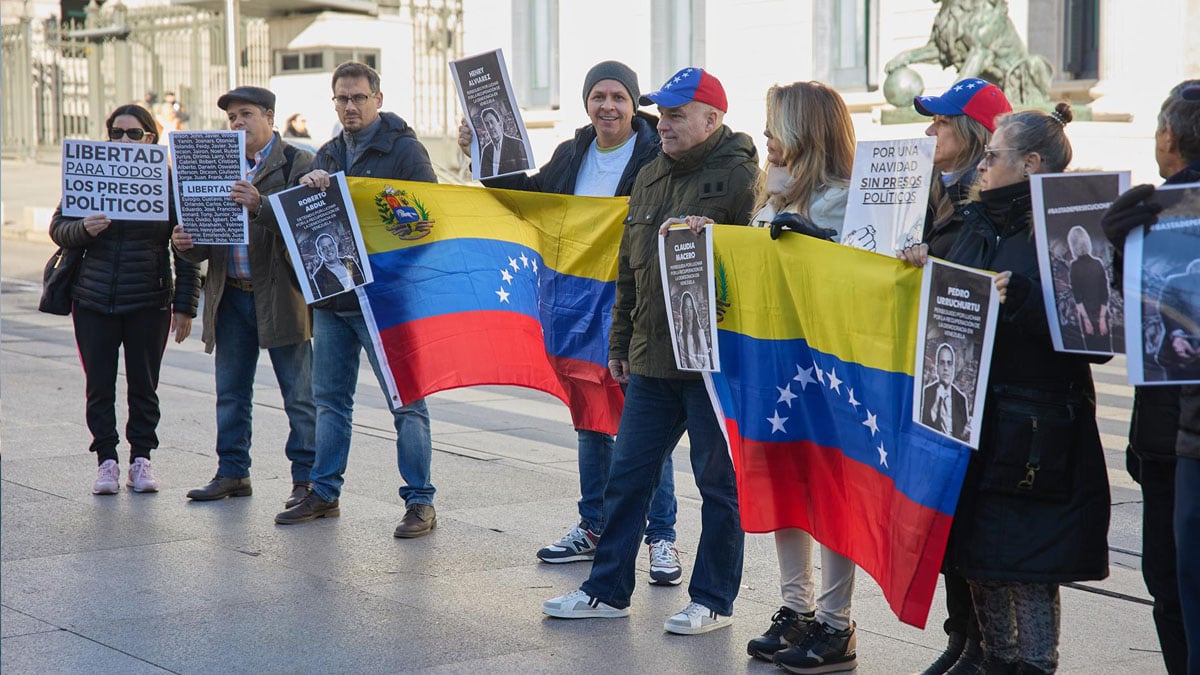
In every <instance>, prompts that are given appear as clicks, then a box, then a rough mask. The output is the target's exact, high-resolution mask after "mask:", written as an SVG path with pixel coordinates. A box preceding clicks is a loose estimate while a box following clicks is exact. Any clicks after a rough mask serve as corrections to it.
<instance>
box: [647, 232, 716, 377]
mask: <svg viewBox="0 0 1200 675" xmlns="http://www.w3.org/2000/svg"><path fill="white" fill-rule="evenodd" d="M712 232H713V226H712V225H709V226H708V227H705V228H704V230H703V231H702V232H701V233H700V234H692V231H691V230H690V229H688V228H687V227H686V226H683V227H674V228H671V229H670V230H667V234H666V236H662V237H659V238H658V261H659V270H660V271H661V272H662V285H663V295H664V296H665V297H664V299H665V300H666V303H667V323H668V325H669V327H670V330H671V346H672V347H673V348H674V350H675V367H676V368H679V369H680V370H691V371H708V372H715V371H718V370H720V367H719V364H720V362H721V360H720V356H719V354H718V353H717V305H716V302H715V299H716V281H715V277H714V276H713V255H712V251H713V248H712Z"/></svg>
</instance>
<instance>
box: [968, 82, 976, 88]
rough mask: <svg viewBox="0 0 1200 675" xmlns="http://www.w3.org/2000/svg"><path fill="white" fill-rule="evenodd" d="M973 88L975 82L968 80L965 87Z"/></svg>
mask: <svg viewBox="0 0 1200 675" xmlns="http://www.w3.org/2000/svg"><path fill="white" fill-rule="evenodd" d="M974 88H975V83H974V82H970V83H968V84H967V89H974Z"/></svg>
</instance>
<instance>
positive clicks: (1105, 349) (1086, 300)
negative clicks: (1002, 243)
mask: <svg viewBox="0 0 1200 675" xmlns="http://www.w3.org/2000/svg"><path fill="white" fill-rule="evenodd" d="M1128 188H1129V172H1128V171H1114V172H1078V173H1074V172H1073V173H1060V174H1034V175H1032V176H1030V190H1031V192H1032V196H1033V230H1034V236H1035V239H1036V242H1037V252H1038V269H1039V270H1040V272H1041V277H1042V289H1041V291H1042V297H1043V300H1044V304H1045V306H1046V318H1047V321H1048V324H1049V327H1050V337H1051V340H1052V341H1053V343H1054V348H1055V350H1057V351H1060V352H1073V353H1080V354H1097V355H1108V354H1124V353H1125V299H1124V298H1123V297H1122V296H1121V294H1120V293H1117V292H1116V291H1114V290H1112V280H1113V279H1114V278H1115V275H1114V274H1113V270H1112V258H1113V255H1112V253H1113V251H1112V244H1110V243H1109V242H1108V238H1107V237H1106V236H1105V235H1104V230H1103V228H1102V227H1101V226H1100V219H1101V217H1102V216H1103V215H1104V212H1105V211H1106V210H1107V209H1108V207H1109V205H1110V204H1111V203H1112V202H1113V200H1115V199H1116V198H1117V196H1118V195H1120V194H1121V193H1122V192H1124V191H1125V190H1127V189H1128Z"/></svg>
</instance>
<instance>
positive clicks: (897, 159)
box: [842, 137, 937, 255]
mask: <svg viewBox="0 0 1200 675" xmlns="http://www.w3.org/2000/svg"><path fill="white" fill-rule="evenodd" d="M936 145H937V139H936V138H929V137H922V138H904V139H900V140H895V141H859V142H858V146H857V147H856V148H855V150H854V170H853V172H852V173H851V176H850V197H849V199H847V201H846V220H845V225H843V226H842V243H843V244H846V245H847V246H853V247H855V248H861V249H866V250H868V251H875V252H877V253H883V254H886V255H892V254H894V253H895V252H896V251H899V250H900V249H903V248H906V247H908V246H911V245H912V244H916V243H918V242H920V241H921V235H922V233H923V230H924V229H925V209H926V206H927V204H928V201H929V181H930V179H931V178H932V177H933V149H934V147H935V146H936Z"/></svg>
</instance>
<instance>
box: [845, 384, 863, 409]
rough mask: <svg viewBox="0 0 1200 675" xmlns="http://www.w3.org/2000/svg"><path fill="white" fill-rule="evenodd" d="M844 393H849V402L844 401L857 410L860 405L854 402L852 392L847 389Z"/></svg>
mask: <svg viewBox="0 0 1200 675" xmlns="http://www.w3.org/2000/svg"><path fill="white" fill-rule="evenodd" d="M846 391H848V392H850V400H849V401H846V402H847V403H849V404H850V405H852V406H854V409H855V410H858V406H859V405H861V404H860V403H859V402H858V401H856V400H854V390H853V389H850V388H849V387H847V388H846Z"/></svg>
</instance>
